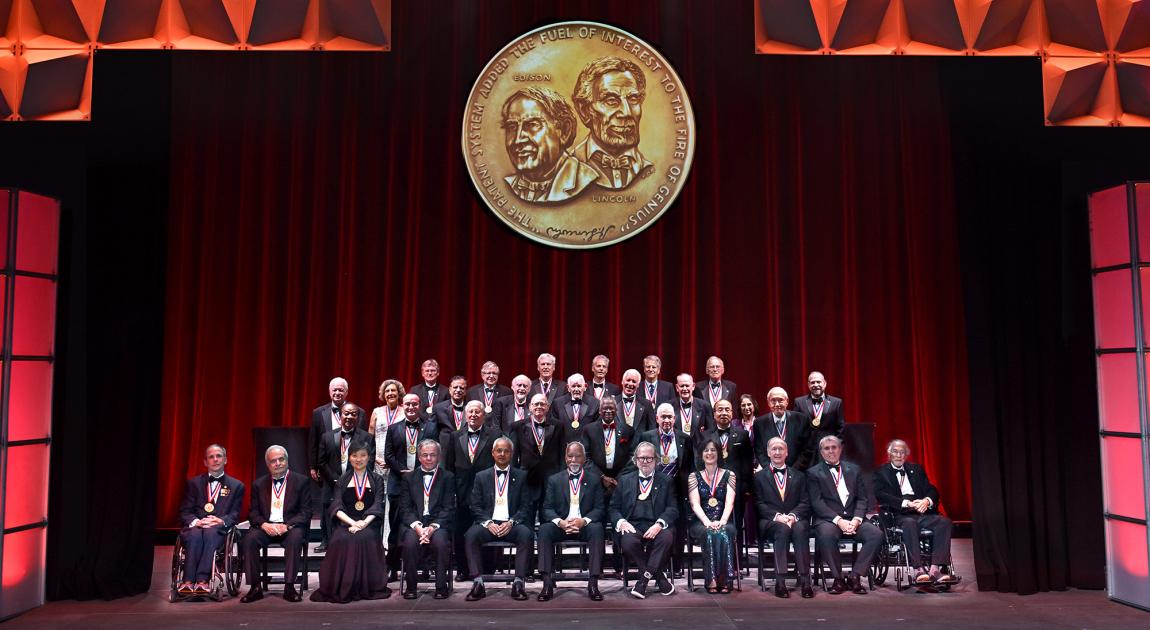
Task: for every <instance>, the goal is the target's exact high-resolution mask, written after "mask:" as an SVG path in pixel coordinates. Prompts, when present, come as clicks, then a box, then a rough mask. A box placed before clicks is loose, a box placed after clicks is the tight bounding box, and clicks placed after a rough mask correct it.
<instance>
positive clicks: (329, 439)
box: [319, 429, 375, 483]
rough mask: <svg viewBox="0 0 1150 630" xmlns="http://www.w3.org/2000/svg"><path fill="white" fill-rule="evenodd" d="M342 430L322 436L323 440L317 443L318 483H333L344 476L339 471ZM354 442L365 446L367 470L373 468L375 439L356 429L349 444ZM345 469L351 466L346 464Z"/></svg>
mask: <svg viewBox="0 0 1150 630" xmlns="http://www.w3.org/2000/svg"><path fill="white" fill-rule="evenodd" d="M342 433H343V431H342V430H339V429H337V430H335V431H328V432H327V433H325V434H324V436H323V439H322V440H320V443H319V471H320V473H319V478H320V481H323V482H326V483H335V482H336V481H337V480H339V478H340V477H342V476H343V475H344V471H342V470H340V466H341V464H342V463H343V462H342V461H341V460H342V458H343V444H342V442H343V437H342V435H341V434H342ZM356 442H363V443H364V444H366V445H367V465H368V467H369V468H371V467H373V466H375V438H374V437H373V436H372V435H371V434H370V433H368V432H367V431H364V430H363V429H356V430H354V431H352V433H351V442H350V443H349V444H348V448H351V444H355V443H356ZM347 469H348V470H351V464H350V463H348V465H347Z"/></svg>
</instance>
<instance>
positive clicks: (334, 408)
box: [331, 406, 339, 413]
mask: <svg viewBox="0 0 1150 630" xmlns="http://www.w3.org/2000/svg"><path fill="white" fill-rule="evenodd" d="M331 412H332V413H339V407H335V406H333V407H332V408H331Z"/></svg>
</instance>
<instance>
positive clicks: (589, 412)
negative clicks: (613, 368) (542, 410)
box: [551, 373, 599, 442]
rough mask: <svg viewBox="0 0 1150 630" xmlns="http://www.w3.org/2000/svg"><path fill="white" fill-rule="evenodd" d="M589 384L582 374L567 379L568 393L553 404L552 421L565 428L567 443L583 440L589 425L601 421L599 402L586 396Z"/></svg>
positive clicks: (592, 397)
mask: <svg viewBox="0 0 1150 630" xmlns="http://www.w3.org/2000/svg"><path fill="white" fill-rule="evenodd" d="M586 392H587V382H586V380H584V378H583V375H582V374H578V373H576V374H572V375H571V376H569V377H567V393H566V394H564V395H562V396H558V397H556V398H555V402H553V403H551V419H552V420H553V421H554V422H555V424H557V425H559V426H560V427H563V435H564V438H565V439H566V441H568V442H574V441H576V440H581V439H583V433H584V432H585V431H586V430H587V425H589V424H591V423H592V422H595V421H596V420H598V419H599V401H598V400H597V399H596V398H595V397H594V396H587V395H585V394H586Z"/></svg>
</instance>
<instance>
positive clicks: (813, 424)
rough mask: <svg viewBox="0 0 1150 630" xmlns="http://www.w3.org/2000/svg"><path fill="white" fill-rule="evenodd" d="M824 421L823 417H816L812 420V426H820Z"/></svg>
mask: <svg viewBox="0 0 1150 630" xmlns="http://www.w3.org/2000/svg"><path fill="white" fill-rule="evenodd" d="M822 423H823V419H822V418H815V419H814V420H811V426H812V427H817V426H819V425H820V424H822Z"/></svg>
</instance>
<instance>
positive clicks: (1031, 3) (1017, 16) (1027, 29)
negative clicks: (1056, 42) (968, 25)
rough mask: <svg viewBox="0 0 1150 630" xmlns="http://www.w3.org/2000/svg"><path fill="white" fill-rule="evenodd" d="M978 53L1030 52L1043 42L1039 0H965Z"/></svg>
mask: <svg viewBox="0 0 1150 630" xmlns="http://www.w3.org/2000/svg"><path fill="white" fill-rule="evenodd" d="M967 6H968V7H969V9H968V10H969V11H970V15H971V21H972V23H973V25H974V27H975V30H976V31H977V33H978V35H977V36H976V37H975V39H974V46H973V47H974V49H975V50H976V51H978V54H980V55H1033V54H1037V53H1038V52H1039V51H1040V50H1041V49H1042V48H1043V47H1044V46H1045V42H1044V32H1045V23H1044V22H1043V20H1042V3H1041V2H1040V1H1039V0H968V3H967Z"/></svg>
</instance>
